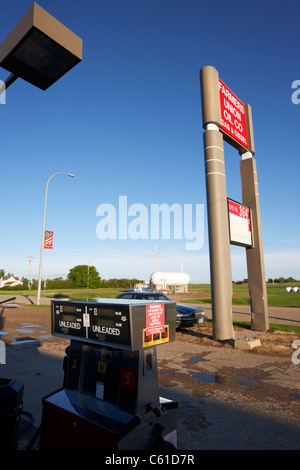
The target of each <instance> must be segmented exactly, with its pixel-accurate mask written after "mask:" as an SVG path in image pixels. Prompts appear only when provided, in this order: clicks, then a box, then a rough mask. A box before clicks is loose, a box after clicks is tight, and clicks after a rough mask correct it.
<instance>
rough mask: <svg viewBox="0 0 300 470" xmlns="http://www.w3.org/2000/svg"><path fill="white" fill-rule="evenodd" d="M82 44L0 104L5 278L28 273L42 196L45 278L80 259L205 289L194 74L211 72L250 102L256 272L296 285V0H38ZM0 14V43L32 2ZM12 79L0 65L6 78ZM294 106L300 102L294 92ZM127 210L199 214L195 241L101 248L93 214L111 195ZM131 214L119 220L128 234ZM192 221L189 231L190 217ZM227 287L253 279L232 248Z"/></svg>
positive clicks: (234, 156)
mask: <svg viewBox="0 0 300 470" xmlns="http://www.w3.org/2000/svg"><path fill="white" fill-rule="evenodd" d="M38 3H39V4H40V6H42V7H43V8H45V9H46V10H47V11H48V12H49V13H51V14H52V15H53V16H55V17H56V18H57V19H58V20H60V21H61V22H62V23H63V24H65V25H66V26H67V27H68V28H69V29H71V30H72V31H74V32H75V33H76V34H77V35H78V36H80V37H81V38H82V39H83V60H82V62H81V63H80V64H79V65H77V66H76V67H75V68H74V69H72V70H71V71H70V72H69V73H68V74H67V75H65V76H64V77H63V78H62V79H61V80H60V81H58V82H57V83H55V84H54V85H53V86H52V87H51V88H49V89H48V90H47V91H45V92H44V91H41V90H39V89H37V88H35V87H34V86H32V85H30V84H28V83H26V82H24V81H22V80H21V79H19V80H17V81H16V82H15V83H14V84H13V85H12V86H11V87H10V88H9V89H8V90H7V94H6V104H5V105H0V110H1V118H2V119H1V139H0V172H1V173H0V174H1V195H2V201H1V209H0V210H1V220H0V224H1V229H0V268H3V269H5V272H6V273H7V272H12V273H13V274H14V275H16V276H19V277H22V276H25V277H28V272H29V261H28V257H29V256H31V257H33V258H32V268H31V275H32V277H34V278H37V276H38V268H39V254H40V244H41V232H42V217H43V207H44V196H45V187H46V182H47V180H48V178H49V177H50V176H51V175H52V174H54V173H56V172H68V173H73V174H74V175H75V178H69V177H67V176H65V175H57V176H55V177H54V178H53V179H52V180H51V182H50V184H49V191H48V203H47V216H46V229H47V230H51V231H53V232H54V249H53V250H44V263H43V276H44V277H48V278H53V277H56V276H63V277H65V276H67V274H68V272H69V269H70V268H72V267H73V266H75V265H77V264H90V265H94V266H95V267H96V269H97V270H98V271H99V274H100V276H101V277H102V278H104V279H108V278H110V277H128V278H131V277H137V278H140V279H149V276H150V274H151V273H152V272H153V271H154V270H155V256H154V252H155V244H156V245H157V251H158V252H159V254H158V257H157V262H158V270H160V271H180V270H181V269H183V270H184V271H185V272H187V273H188V274H189V275H190V278H191V280H192V282H209V280H210V274H209V258H208V232H207V219H206V209H207V207H206V194H205V191H206V190H205V174H204V152H203V128H202V115H201V99H200V83H199V70H200V69H201V68H202V67H203V66H205V65H212V66H214V67H215V68H216V69H217V70H218V71H219V75H220V78H221V80H222V81H223V82H225V84H226V85H227V86H228V87H229V88H231V89H232V90H233V91H234V93H235V94H236V95H237V96H238V97H239V98H240V99H241V100H242V101H243V102H244V103H249V104H250V105H251V107H252V114H253V124H254V139H255V149H256V154H255V158H256V163H257V171H258V183H259V192H260V209H261V219H262V233H263V246H264V254H265V270H266V277H267V278H268V277H278V276H284V277H286V276H290V275H291V276H293V277H295V278H297V279H299V278H300V246H299V245H300V243H299V242H300V224H299V174H300V163H299V156H300V133H299V122H300V104H299V105H297V104H294V103H293V102H292V99H291V98H292V93H293V92H295V90H293V89H292V83H293V82H294V81H295V80H300V70H299V58H298V44H299V13H300V5H299V2H298V1H297V0H295V1H289V0H288V1H285V2H279V1H264V0H263V1H257V0H254V1H252V2H248V1H243V0H239V1H232V0H228V1H227V2H223V1H221V0H215V1H209V2H204V1H201V0H86V1H85V2H83V1H82V0H81V1H79V0H72V1H71V0H51V1H46V0H40V1H39V2H38ZM31 4H32V1H31V0H10V2H6V4H5V6H4V7H3V8H2V12H1V17H0V32H1V33H0V41H2V40H3V39H4V38H5V37H6V36H7V34H8V33H9V32H10V30H11V29H12V28H13V27H14V25H15V24H16V23H17V22H18V21H19V19H20V18H21V17H22V16H23V14H24V13H25V12H26V11H27V9H28V8H29V7H30V6H31ZM7 76H8V72H7V71H5V70H4V69H2V68H0V79H1V80H4V79H5V78H6V77H7ZM299 97H300V94H299ZM239 160H240V156H239V154H238V152H237V151H236V150H235V149H233V148H232V147H230V146H229V145H228V144H225V164H226V178H227V193H228V197H231V198H232V199H235V200H237V201H241V200H242V199H241V188H240V175H239ZM120 196H126V197H127V204H128V207H131V206H132V205H135V204H140V205H142V206H143V207H144V208H146V210H148V215H149V223H150V222H151V220H150V218H151V217H150V213H151V211H150V208H151V205H153V204H162V203H165V204H168V205H169V206H171V205H172V204H178V205H179V206H180V207H181V208H182V210H183V209H184V207H185V206H184V205H185V204H188V205H191V207H193V208H196V205H202V206H203V207H204V219H203V223H202V231H203V237H204V242H203V246H202V247H201V248H200V249H198V250H187V249H186V242H187V240H186V239H185V238H184V237H182V239H176V238H175V237H174V236H173V235H174V234H173V235H172V233H171V235H170V239H167V240H166V239H162V236H160V237H159V239H152V238H151V235H150V232H149V236H148V239H136V240H133V239H131V238H130V237H127V239H120V237H119V236H118V234H117V236H116V238H115V239H104V240H102V239H100V238H99V237H98V236H97V232H96V228H97V225H98V223H99V221H100V220H101V217H100V216H99V215H98V216H97V208H98V207H99V206H101V205H102V204H110V205H111V206H113V207H114V208H115V211H116V214H117V215H118V214H119V207H118V204H119V197H120ZM133 219H134V218H133V217H132V216H131V217H130V216H128V224H130V221H132V220H133ZM194 221H195V222H196V220H194ZM231 253H232V257H231V260H232V278H233V280H239V279H243V278H245V277H247V268H246V255H245V249H244V248H240V247H232V248H231Z"/></svg>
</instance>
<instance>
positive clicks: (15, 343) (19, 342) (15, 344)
mask: <svg viewBox="0 0 300 470" xmlns="http://www.w3.org/2000/svg"><path fill="white" fill-rule="evenodd" d="M37 342H38V340H37V339H24V340H23V341H15V342H14V343H10V345H11V346H19V344H25V343H26V344H27V343H37Z"/></svg>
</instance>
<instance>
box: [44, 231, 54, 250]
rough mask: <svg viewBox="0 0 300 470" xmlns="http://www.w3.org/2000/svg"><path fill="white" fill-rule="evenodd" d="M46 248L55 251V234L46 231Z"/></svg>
mask: <svg viewBox="0 0 300 470" xmlns="http://www.w3.org/2000/svg"><path fill="white" fill-rule="evenodd" d="M44 248H49V249H51V250H52V249H53V232H49V231H47V230H46V231H45V241H44Z"/></svg>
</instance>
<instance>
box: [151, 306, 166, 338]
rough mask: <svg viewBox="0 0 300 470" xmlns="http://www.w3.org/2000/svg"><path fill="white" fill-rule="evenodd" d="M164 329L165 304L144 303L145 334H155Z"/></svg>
mask: <svg viewBox="0 0 300 470" xmlns="http://www.w3.org/2000/svg"><path fill="white" fill-rule="evenodd" d="M164 331H165V305H164V304H156V303H155V304H149V305H146V335H147V336H149V335H156V334H158V333H163V332H164Z"/></svg>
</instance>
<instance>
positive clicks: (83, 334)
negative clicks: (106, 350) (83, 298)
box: [52, 302, 130, 345]
mask: <svg viewBox="0 0 300 470" xmlns="http://www.w3.org/2000/svg"><path fill="white" fill-rule="evenodd" d="M117 307H118V308H115V307H114V306H111V307H110V306H109V307H107V306H105V307H104V306H103V307H102V306H96V305H95V306H94V305H91V304H90V305H87V304H84V303H82V304H67V303H65V302H57V303H56V302H55V303H54V305H53V318H52V328H53V333H54V334H57V335H63V336H71V337H75V338H78V339H79V338H82V339H87V340H93V341H96V342H98V341H99V342H108V343H113V344H123V345H129V344H130V337H129V318H128V309H124V308H121V309H120V308H119V306H117Z"/></svg>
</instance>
